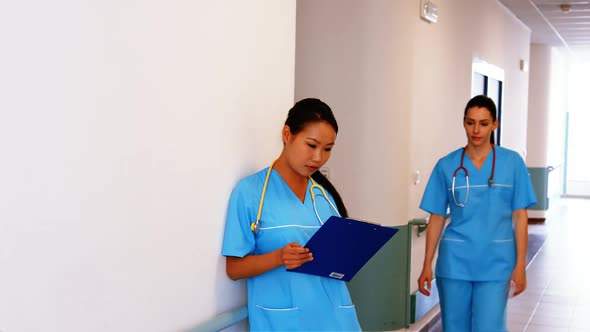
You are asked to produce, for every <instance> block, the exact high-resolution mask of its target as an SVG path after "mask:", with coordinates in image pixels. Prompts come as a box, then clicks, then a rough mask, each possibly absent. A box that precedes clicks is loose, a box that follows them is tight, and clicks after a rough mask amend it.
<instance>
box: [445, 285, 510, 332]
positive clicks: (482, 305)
mask: <svg viewBox="0 0 590 332" xmlns="http://www.w3.org/2000/svg"><path fill="white" fill-rule="evenodd" d="M436 285H437V288H438V294H439V298H440V309H441V315H442V324H443V331H445V332H484V331H485V332H492V331H493V332H507V331H508V329H507V328H506V302H507V301H508V288H509V285H510V284H509V280H508V281H466V280H457V279H448V278H440V277H438V278H436Z"/></svg>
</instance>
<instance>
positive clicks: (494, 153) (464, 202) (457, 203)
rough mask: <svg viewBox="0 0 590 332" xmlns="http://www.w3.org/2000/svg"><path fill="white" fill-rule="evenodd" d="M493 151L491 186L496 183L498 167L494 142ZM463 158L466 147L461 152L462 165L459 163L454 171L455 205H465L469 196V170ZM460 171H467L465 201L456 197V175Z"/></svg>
mask: <svg viewBox="0 0 590 332" xmlns="http://www.w3.org/2000/svg"><path fill="white" fill-rule="evenodd" d="M492 153H493V159H492V174H491V175H490V178H489V179H488V187H491V186H492V185H493V184H494V170H495V168H496V148H495V147H494V145H493V144H492ZM463 159H465V148H463V152H462V153H461V165H459V167H457V169H456V170H455V172H454V173H453V183H452V185H451V194H452V195H453V201H454V202H455V205H457V206H458V207H464V206H465V204H467V199H468V198H469V172H467V168H465V166H463ZM459 171H463V172H465V188H466V192H465V200H464V201H463V203H459V202H457V198H455V177H457V173H458V172H459Z"/></svg>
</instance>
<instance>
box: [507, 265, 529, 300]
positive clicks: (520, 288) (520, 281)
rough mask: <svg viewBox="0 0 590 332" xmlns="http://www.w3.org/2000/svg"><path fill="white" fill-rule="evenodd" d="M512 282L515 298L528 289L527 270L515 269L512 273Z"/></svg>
mask: <svg viewBox="0 0 590 332" xmlns="http://www.w3.org/2000/svg"><path fill="white" fill-rule="evenodd" d="M511 279H512V281H513V282H514V294H513V295H514V296H517V295H518V294H520V293H522V292H524V290H525V289H526V270H525V269H524V268H519V267H517V268H515V269H514V271H512V277H511Z"/></svg>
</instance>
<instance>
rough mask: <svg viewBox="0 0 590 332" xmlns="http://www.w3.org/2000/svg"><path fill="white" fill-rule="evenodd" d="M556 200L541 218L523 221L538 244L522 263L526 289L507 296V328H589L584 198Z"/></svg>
mask: <svg viewBox="0 0 590 332" xmlns="http://www.w3.org/2000/svg"><path fill="white" fill-rule="evenodd" d="M557 205H558V206H557V207H556V208H555V210H554V211H552V212H551V213H550V214H549V215H548V216H547V219H546V221H545V223H542V224H536V225H535V224H533V225H530V226H529V233H530V236H529V237H530V241H531V244H532V245H533V246H535V247H539V249H538V250H536V253H535V254H534V256H533V258H532V259H531V261H530V263H529V265H528V268H527V278H528V288H527V290H526V291H525V292H524V293H523V294H522V295H520V296H518V297H516V298H513V299H510V300H509V301H508V313H507V316H508V330H509V331H510V332H521V331H528V332H582V331H590V283H589V282H588V281H587V279H588V275H589V273H590V264H589V263H588V259H585V258H584V256H585V255H586V253H588V252H589V251H590V241H589V239H588V234H590V233H589V232H590V223H588V220H587V215H588V211H589V209H590V199H579V198H577V199H575V198H567V199H562V200H561V201H560V202H559V203H558V204H557ZM543 238H545V240H544V243H542V244H539V243H535V242H538V241H542V240H540V239H543ZM535 249H536V248H535Z"/></svg>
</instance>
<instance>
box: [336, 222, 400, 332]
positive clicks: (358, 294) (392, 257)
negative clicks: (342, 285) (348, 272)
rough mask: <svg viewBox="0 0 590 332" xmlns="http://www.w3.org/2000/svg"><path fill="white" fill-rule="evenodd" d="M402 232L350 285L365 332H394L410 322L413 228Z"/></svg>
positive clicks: (380, 251) (397, 234)
mask: <svg viewBox="0 0 590 332" xmlns="http://www.w3.org/2000/svg"><path fill="white" fill-rule="evenodd" d="M396 228H399V229H400V230H399V232H397V233H396V234H395V236H394V237H393V238H392V239H391V240H390V241H389V242H387V243H386V244H385V246H383V248H381V250H379V252H377V254H375V256H373V258H371V260H370V261H369V262H368V263H367V264H366V265H365V266H364V267H363V268H362V269H361V271H359V272H358V273H357V275H356V276H355V277H354V278H353V279H352V280H351V281H350V282H349V283H348V289H349V290H350V295H351V297H352V301H353V303H354V304H355V306H356V311H357V315H358V318H359V322H360V324H361V327H362V329H363V331H391V330H397V329H401V328H405V327H407V326H409V323H410V300H409V299H410V296H409V289H410V284H409V278H410V250H411V247H410V235H411V225H403V226H396Z"/></svg>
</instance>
